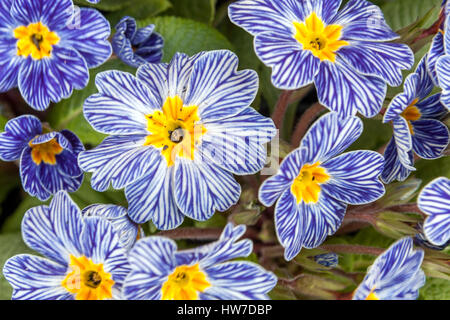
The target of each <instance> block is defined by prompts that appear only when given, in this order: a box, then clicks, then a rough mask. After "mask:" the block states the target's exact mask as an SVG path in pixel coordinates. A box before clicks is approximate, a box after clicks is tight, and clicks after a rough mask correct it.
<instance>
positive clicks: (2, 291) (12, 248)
mask: <svg viewBox="0 0 450 320" xmlns="http://www.w3.org/2000/svg"><path fill="white" fill-rule="evenodd" d="M22 253H33V251H32V250H31V249H29V248H28V247H27V246H26V245H25V243H23V241H22V236H21V234H20V233H12V234H3V235H0V270H3V266H4V265H5V262H6V260H8V259H9V258H11V257H12V256H14V255H16V254H22ZM11 295H12V287H11V285H10V284H9V282H8V281H7V280H6V279H5V277H4V276H3V272H0V300H11Z"/></svg>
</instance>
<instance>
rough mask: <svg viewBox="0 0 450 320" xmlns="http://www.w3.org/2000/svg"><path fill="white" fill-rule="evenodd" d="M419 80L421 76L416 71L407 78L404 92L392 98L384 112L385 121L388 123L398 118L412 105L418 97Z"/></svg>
mask: <svg viewBox="0 0 450 320" xmlns="http://www.w3.org/2000/svg"><path fill="white" fill-rule="evenodd" d="M419 80H420V79H419V76H418V75H417V74H415V73H413V74H410V75H409V76H408V77H407V78H406V80H405V84H404V88H403V92H402V93H399V94H398V95H396V96H395V97H394V99H392V101H391V103H390V104H389V106H388V108H387V110H386V113H385V114H384V118H383V123H388V122H390V121H393V120H394V119H396V118H398V117H399V116H400V114H401V113H402V112H403V111H404V110H405V109H406V108H407V107H408V106H409V105H411V103H412V102H413V101H414V99H415V98H417V87H418V84H419Z"/></svg>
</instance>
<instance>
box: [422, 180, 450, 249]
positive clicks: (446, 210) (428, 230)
mask: <svg viewBox="0 0 450 320" xmlns="http://www.w3.org/2000/svg"><path fill="white" fill-rule="evenodd" d="M417 203H418V206H419V209H420V210H421V211H422V212H424V213H425V214H426V215H427V216H428V217H427V218H426V219H425V222H424V224H423V231H424V234H425V236H426V238H427V239H428V240H429V241H430V242H431V243H432V244H434V245H438V246H439V245H443V244H445V243H447V242H448V241H449V239H450V179H448V178H446V177H440V178H437V179H435V180H433V181H432V182H430V183H429V184H428V185H427V186H425V188H423V190H422V191H421V192H420V194H419V198H418V202H417Z"/></svg>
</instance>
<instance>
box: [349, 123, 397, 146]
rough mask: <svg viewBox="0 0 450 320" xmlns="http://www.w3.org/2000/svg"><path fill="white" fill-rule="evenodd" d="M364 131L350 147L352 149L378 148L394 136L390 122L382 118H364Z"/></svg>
mask: <svg viewBox="0 0 450 320" xmlns="http://www.w3.org/2000/svg"><path fill="white" fill-rule="evenodd" d="M362 122H363V124H364V131H363V133H362V135H361V136H360V137H359V139H358V140H356V142H355V143H354V144H352V145H351V147H350V148H349V151H350V150H377V149H378V148H380V147H381V146H383V145H384V144H386V143H387V142H388V141H389V139H390V138H391V136H392V129H391V126H390V125H389V124H385V123H382V122H381V121H380V120H373V119H362Z"/></svg>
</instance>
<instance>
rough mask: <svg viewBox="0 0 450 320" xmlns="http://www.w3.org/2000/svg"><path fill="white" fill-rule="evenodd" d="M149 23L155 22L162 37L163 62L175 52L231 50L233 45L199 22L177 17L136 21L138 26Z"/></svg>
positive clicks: (194, 52)
mask: <svg viewBox="0 0 450 320" xmlns="http://www.w3.org/2000/svg"><path fill="white" fill-rule="evenodd" d="M149 24H155V26H156V31H157V32H159V33H160V34H161V35H162V36H163V37H164V57H163V61H164V62H169V61H170V60H171V58H172V56H173V55H174V54H175V53H176V52H184V53H186V54H188V55H193V54H196V53H198V52H201V51H208V50H218V49H230V50H233V45H232V44H231V43H230V42H229V41H228V40H227V38H225V36H224V35H223V34H221V33H220V32H219V31H217V30H216V29H214V28H212V27H210V26H208V25H206V24H203V23H201V22H197V21H193V20H189V19H185V18H178V17H157V18H154V19H147V20H144V21H138V26H139V27H145V26H147V25H149Z"/></svg>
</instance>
